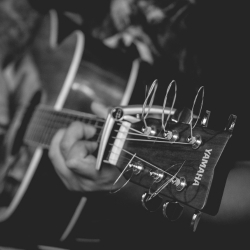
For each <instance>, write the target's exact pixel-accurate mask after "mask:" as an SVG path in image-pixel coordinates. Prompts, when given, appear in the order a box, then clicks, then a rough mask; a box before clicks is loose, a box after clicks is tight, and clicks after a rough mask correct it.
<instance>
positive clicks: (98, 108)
mask: <svg viewBox="0 0 250 250" xmlns="http://www.w3.org/2000/svg"><path fill="white" fill-rule="evenodd" d="M91 110H92V112H93V113H94V114H95V115H97V116H99V117H101V118H106V117H107V116H108V108H107V107H106V106H104V105H103V104H101V103H98V102H92V103H91Z"/></svg>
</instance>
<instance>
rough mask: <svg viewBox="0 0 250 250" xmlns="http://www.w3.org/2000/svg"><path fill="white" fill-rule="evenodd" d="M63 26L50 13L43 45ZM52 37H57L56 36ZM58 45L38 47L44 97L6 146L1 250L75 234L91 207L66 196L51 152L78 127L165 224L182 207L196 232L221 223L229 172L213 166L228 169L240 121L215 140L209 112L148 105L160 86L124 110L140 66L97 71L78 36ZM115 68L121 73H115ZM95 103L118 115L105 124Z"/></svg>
mask: <svg viewBox="0 0 250 250" xmlns="http://www.w3.org/2000/svg"><path fill="white" fill-rule="evenodd" d="M57 21H58V19H57V15H56V13H55V12H54V11H52V12H51V13H50V16H49V17H47V18H45V20H44V23H43V25H42V28H41V30H40V33H39V34H38V36H37V39H38V41H41V40H42V37H44V36H45V37H48V36H47V32H48V30H50V29H49V27H54V28H55V27H56V26H57V25H56V23H57ZM50 22H52V23H51V24H50ZM51 34H57V32H56V31H55V30H52V31H51ZM57 40H58V39H57V38H56V37H53V36H52V37H50V44H47V46H45V49H44V43H43V44H41V43H39V42H38V43H36V42H35V44H37V47H36V46H35V47H34V48H33V50H34V54H35V55H36V56H35V60H36V62H37V64H38V65H43V66H44V67H41V68H42V70H44V71H45V72H46V73H45V74H42V76H43V77H44V78H42V81H43V82H44V83H46V84H45V86H44V88H43V89H42V92H38V93H36V94H35V95H34V97H33V98H32V100H31V102H30V105H29V107H28V108H27V109H26V110H25V112H24V113H23V116H22V122H17V123H16V124H15V126H13V127H12V128H11V130H10V132H9V134H8V136H7V139H8V141H11V142H12V143H10V145H8V147H7V150H6V152H7V156H6V163H5V164H4V165H3V166H2V167H1V173H3V174H1V176H2V177H3V178H2V181H1V186H2V190H1V191H2V193H1V198H0V199H1V210H0V222H1V235H5V239H4V240H3V241H4V242H7V243H9V244H12V245H13V241H12V238H13V235H15V239H16V240H15V243H14V245H15V244H16V245H20V244H22V245H25V244H53V243H55V242H64V241H66V240H67V238H68V236H69V235H70V233H71V232H72V230H73V228H74V226H75V224H76V222H77V220H78V219H79V217H80V215H81V212H82V210H83V209H84V207H85V205H86V204H87V203H88V202H87V198H86V197H82V196H81V194H78V193H72V192H70V191H68V190H67V189H66V187H65V186H64V185H63V184H62V182H61V181H60V179H59V178H58V176H57V175H56V173H55V171H54V169H53V166H52V165H51V163H50V161H49V159H48V157H47V154H46V149H48V147H49V145H50V141H51V139H52V137H53V135H54V134H55V132H56V131H57V130H58V129H59V128H62V127H67V126H68V125H69V124H70V123H71V122H72V121H76V120H78V121H82V122H84V123H87V124H91V125H93V126H95V127H96V128H97V135H96V138H95V139H96V140H97V141H98V142H99V150H98V154H97V168H101V166H102V163H103V162H105V163H108V164H111V165H114V166H116V167H117V168H118V169H120V171H121V176H122V175H123V176H124V177H125V178H126V179H127V180H128V182H129V181H131V182H133V183H135V184H137V185H139V186H141V187H143V188H144V189H145V192H144V193H142V198H141V202H142V205H143V207H145V208H146V209H147V210H149V211H155V210H157V209H159V208H161V209H162V211H163V215H164V217H167V218H169V219H170V220H171V221H174V220H177V219H178V218H179V217H180V215H181V213H182V210H183V207H184V206H187V207H190V208H192V209H193V210H194V215H193V216H192V218H191V220H190V223H191V228H192V230H193V231H195V230H196V228H197V225H198V222H199V219H200V215H201V213H202V212H204V213H207V214H211V215H214V214H216V213H217V212H218V208H219V204H220V200H221V196H222V192H223V185H221V187H220V189H217V185H216V183H217V176H221V173H223V172H224V171H221V170H220V169H221V168H216V166H217V165H218V166H220V165H223V164H219V160H221V158H222V157H221V155H222V153H223V151H224V149H225V147H226V145H227V142H228V140H229V138H230V137H231V135H232V132H233V128H234V125H235V122H236V116H234V115H232V116H230V118H229V121H228V124H226V126H225V128H221V130H220V131H214V130H212V129H209V128H208V127H207V126H208V120H209V112H207V113H206V114H205V115H204V114H202V116H201V112H200V113H199V115H198V116H197V115H196V116H195V115H194V111H193V109H192V110H189V109H184V110H181V111H178V110H175V109H174V108H173V107H172V108H167V107H166V99H165V100H164V105H163V107H160V106H152V102H149V104H148V103H147V101H148V100H149V97H150V95H152V96H153V95H154V94H155V92H154V90H155V91H156V86H157V84H156V81H155V82H154V83H153V85H152V86H151V88H150V89H149V91H148V96H147V97H146V101H145V102H144V104H142V103H141V105H130V106H126V105H127V104H128V103H129V100H130V98H131V95H132V92H133V90H134V88H135V86H136V84H135V83H136V82H137V81H138V79H139V77H138V72H139V70H140V67H142V65H141V64H140V61H139V60H138V59H135V60H131V58H129V60H127V61H126V60H121V57H120V56H121V55H119V58H120V60H119V61H116V63H114V61H112V58H111V56H110V55H111V54H110V51H109V53H108V55H109V58H108V60H107V61H106V62H105V61H101V65H100V64H98V66H97V65H96V64H95V63H94V62H95V55H94V54H91V53H90V52H88V50H87V49H86V48H87V41H86V46H85V47H86V48H85V50H84V49H83V47H84V46H83V44H84V36H83V33H82V32H80V31H76V32H74V33H73V34H71V35H70V36H67V38H66V39H65V40H63V41H62V42H61V44H60V45H59V44H57ZM72 44H73V45H74V46H73V49H72V46H71V45H72ZM41 47H43V50H42V49H41ZM62 49H63V50H64V51H67V52H68V53H69V54H72V55H73V57H72V59H71V60H70V61H71V63H70V64H68V65H67V66H68V68H67V67H66V66H65V60H62V57H60V56H59V60H58V57H57V56H58V55H61V54H60V53H61V50H62ZM41 51H42V52H41ZM45 52H46V53H45ZM72 52H73V53H72ZM88 53H89V54H88ZM49 55H50V56H51V55H55V57H54V58H53V57H52V58H53V60H54V61H53V60H52V62H53V64H54V66H59V68H61V69H62V68H65V70H63V72H64V74H65V75H64V76H63V78H64V79H65V80H64V81H62V82H61V76H60V79H56V77H57V76H55V77H54V78H53V77H52V78H50V77H49V75H54V73H55V69H53V68H50V67H51V65H48V64H47V60H48V58H49V57H48V56H49ZM66 55H67V56H68V54H67V53H66ZM102 58H104V59H105V56H104V55H102ZM114 59H115V60H116V59H117V57H115V56H114ZM50 60H51V59H50ZM96 61H99V60H96ZM62 62H64V63H63V64H62ZM118 62H119V63H118ZM120 62H122V65H120V67H119V64H120ZM57 63H58V65H57ZM99 63H100V62H99ZM109 65H112V66H114V65H115V66H117V67H118V70H117V72H118V73H117V72H116V73H115V72H114V68H113V67H110V68H109ZM66 68H67V70H66ZM51 71H52V72H51ZM91 71H94V72H95V74H93V72H91ZM48 72H51V74H50V73H48ZM100 75H101V77H100ZM60 82H61V83H62V84H61V85H60ZM53 83H54V84H53ZM55 83H56V84H55ZM103 85H105V88H103ZM171 86H172V85H169V87H171ZM107 87H108V90H107ZM111 90H112V91H111ZM168 90H169V88H168ZM152 91H153V92H152ZM152 93H153V94H152ZM198 95H199V93H198V94H197V96H198ZM152 96H151V100H153V97H152ZM72 100H74V101H72ZM79 100H80V101H81V105H79ZM96 103H99V104H102V105H104V106H108V107H116V108H112V109H111V110H110V113H109V115H108V117H107V118H106V120H104V119H101V118H99V117H97V116H96V115H94V114H91V113H90V112H91V110H92V109H91V108H92V107H93V105H96ZM195 103H196V99H195V101H194V105H195ZM13 131H14V132H13ZM27 162H29V163H28V164H27ZM20 172H21V174H20ZM17 173H18V174H17ZM17 176H18V178H17ZM224 179H225V178H224ZM117 181H119V180H117ZM221 183H222V181H221ZM215 187H216V192H214V189H215ZM111 192H112V187H111ZM215 193H216V194H215ZM210 200H211V201H210ZM27 218H29V219H28V220H27ZM23 225H25V229H26V228H28V230H27V231H26V230H24V228H23ZM1 240H2V239H1ZM27 242H28V243H27Z"/></svg>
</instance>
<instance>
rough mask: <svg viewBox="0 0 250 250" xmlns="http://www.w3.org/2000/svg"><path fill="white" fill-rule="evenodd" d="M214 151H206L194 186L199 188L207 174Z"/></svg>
mask: <svg viewBox="0 0 250 250" xmlns="http://www.w3.org/2000/svg"><path fill="white" fill-rule="evenodd" d="M211 152H212V149H206V150H205V152H204V155H203V157H202V160H201V164H200V166H199V170H198V171H197V173H196V175H195V177H194V183H193V185H194V186H199V185H200V181H201V179H202V176H203V173H204V172H205V168H206V167H207V163H208V160H209V158H210V156H211Z"/></svg>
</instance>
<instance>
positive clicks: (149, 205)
mask: <svg viewBox="0 0 250 250" xmlns="http://www.w3.org/2000/svg"><path fill="white" fill-rule="evenodd" d="M148 198H149V193H144V194H143V195H142V198H141V202H142V206H143V207H144V208H145V209H146V210H148V211H150V212H154V211H156V210H157V209H158V208H159V207H160V206H161V204H162V198H161V197H160V196H158V195H156V196H155V197H154V198H152V199H150V200H149V199H148Z"/></svg>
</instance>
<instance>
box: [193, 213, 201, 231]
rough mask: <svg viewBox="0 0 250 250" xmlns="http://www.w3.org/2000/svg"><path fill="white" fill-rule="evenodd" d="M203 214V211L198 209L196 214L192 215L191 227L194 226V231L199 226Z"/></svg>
mask: <svg viewBox="0 0 250 250" xmlns="http://www.w3.org/2000/svg"><path fill="white" fill-rule="evenodd" d="M201 215H202V213H201V211H197V212H195V213H194V215H193V217H192V221H191V228H192V231H193V232H195V231H196V229H197V226H198V224H199V222H200V218H201Z"/></svg>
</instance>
